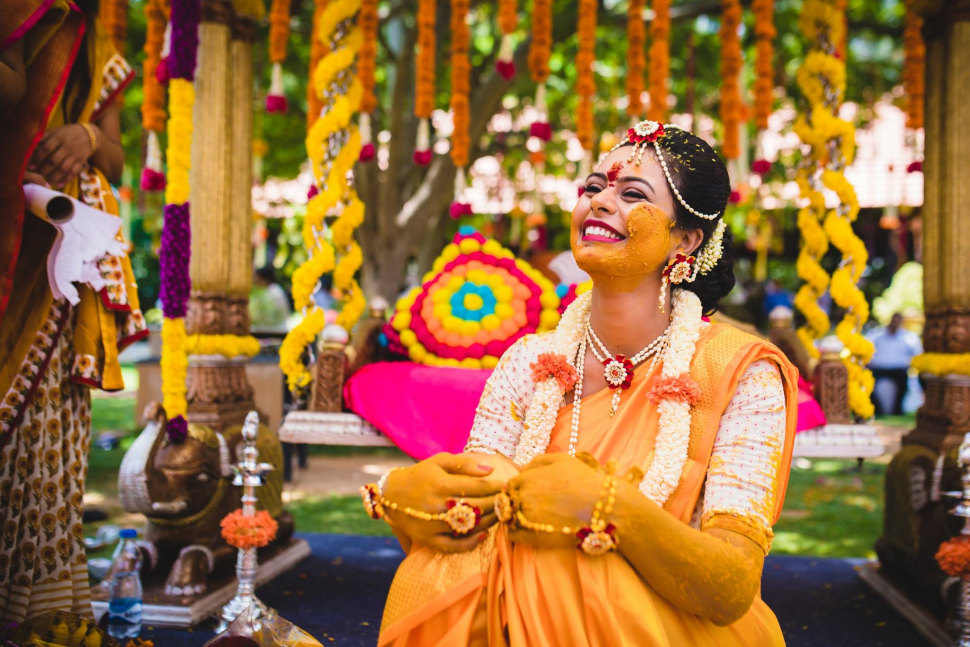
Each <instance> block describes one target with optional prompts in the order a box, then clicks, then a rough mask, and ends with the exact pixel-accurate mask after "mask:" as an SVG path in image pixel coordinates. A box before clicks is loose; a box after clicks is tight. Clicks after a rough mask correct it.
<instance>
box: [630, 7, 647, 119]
mask: <svg viewBox="0 0 970 647" xmlns="http://www.w3.org/2000/svg"><path fill="white" fill-rule="evenodd" d="M645 4H646V2H645V0H630V1H629V4H628V5H627V15H626V96H627V106H626V114H627V116H628V117H632V118H633V119H636V120H638V121H639V120H640V118H641V117H642V116H643V88H644V80H645V75H646V71H647V60H646V43H647V28H646V26H645V24H644V21H643V7H644V5H645Z"/></svg>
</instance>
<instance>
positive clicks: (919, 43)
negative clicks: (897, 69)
mask: <svg viewBox="0 0 970 647" xmlns="http://www.w3.org/2000/svg"><path fill="white" fill-rule="evenodd" d="M913 4H914V0H905V5H906V18H905V25H906V26H905V28H904V29H903V88H904V89H905V90H906V127H907V128H910V129H912V130H918V129H920V128H922V127H923V97H924V95H925V94H926V80H925V78H924V74H925V72H926V44H925V43H924V42H923V19H922V18H920V16H919V15H918V14H917V13H916V11H915V10H914V8H913Z"/></svg>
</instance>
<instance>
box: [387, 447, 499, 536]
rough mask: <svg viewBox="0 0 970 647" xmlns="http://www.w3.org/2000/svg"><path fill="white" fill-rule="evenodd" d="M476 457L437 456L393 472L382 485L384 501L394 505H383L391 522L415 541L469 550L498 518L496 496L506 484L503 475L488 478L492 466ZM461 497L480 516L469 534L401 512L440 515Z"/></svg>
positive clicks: (438, 522) (444, 524)
mask: <svg viewBox="0 0 970 647" xmlns="http://www.w3.org/2000/svg"><path fill="white" fill-rule="evenodd" d="M479 458H481V457H479V456H473V455H469V454H461V455H454V454H437V455H436V456H432V457H431V458H429V459H427V460H423V461H421V462H420V463H418V464H417V465H414V466H412V467H407V468H404V469H400V470H395V471H394V472H392V473H391V475H390V476H388V478H387V482H386V483H385V484H384V492H383V495H384V499H385V500H386V501H388V502H393V503H395V504H397V510H393V509H391V508H390V507H385V510H384V514H385V515H386V516H387V517H388V518H389V519H390V521H391V523H392V524H393V525H394V526H396V527H397V528H399V529H400V530H401V531H403V532H404V533H405V534H406V535H408V536H409V537H410V538H411V539H412V540H413V541H415V542H416V543H418V544H421V545H423V546H429V547H431V548H433V549H435V550H439V551H441V552H445V553H458V552H462V551H466V550H471V549H472V548H474V547H475V546H477V545H478V543H479V542H480V541H483V540H484V539H485V537H486V536H487V533H486V532H485V531H486V530H488V528H489V527H491V526H493V525H494V524H495V522H496V518H495V512H494V502H495V495H496V494H498V493H499V492H500V491H501V490H502V487H503V486H504V484H505V483H504V481H503V480H502V479H496V478H490V476H491V474H492V471H493V468H492V467H490V466H488V465H483V464H480V463H481V461H479V460H478V459H479ZM459 500H463V501H464V502H465V503H467V504H468V505H470V506H471V507H473V508H478V509H479V510H480V511H481V519H480V520H479V522H478V524H477V525H476V526H475V528H473V529H472V530H471V531H470V532H468V533H467V534H464V535H455V534H454V533H453V532H452V529H451V527H450V526H448V524H447V523H445V522H444V521H424V520H422V519H416V518H415V517H412V516H410V515H407V514H405V513H404V512H403V510H404V509H405V508H411V509H413V510H420V511H423V512H428V513H431V514H440V513H443V512H446V511H447V510H448V502H449V501H459Z"/></svg>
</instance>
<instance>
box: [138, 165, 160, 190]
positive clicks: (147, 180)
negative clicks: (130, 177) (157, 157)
mask: <svg viewBox="0 0 970 647" xmlns="http://www.w3.org/2000/svg"><path fill="white" fill-rule="evenodd" d="M141 190H142V191H164V190H165V174H164V173H159V172H158V171H156V170H153V169H150V168H143V169H142V170H141Z"/></svg>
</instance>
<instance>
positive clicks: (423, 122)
mask: <svg viewBox="0 0 970 647" xmlns="http://www.w3.org/2000/svg"><path fill="white" fill-rule="evenodd" d="M435 11H436V1H435V0H418V53H417V56H416V59H415V68H416V69H415V76H416V79H415V81H416V82H415V88H414V116H415V117H417V118H418V119H419V120H420V121H419V122H418V141H417V145H416V146H415V149H414V161H415V162H416V163H417V164H420V165H421V166H427V165H428V164H430V163H431V111H432V110H434V64H435V60H434V59H435V22H436V20H437V16H436V14H435Z"/></svg>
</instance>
